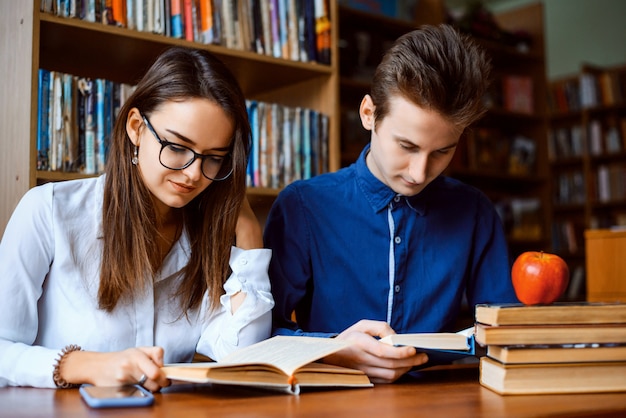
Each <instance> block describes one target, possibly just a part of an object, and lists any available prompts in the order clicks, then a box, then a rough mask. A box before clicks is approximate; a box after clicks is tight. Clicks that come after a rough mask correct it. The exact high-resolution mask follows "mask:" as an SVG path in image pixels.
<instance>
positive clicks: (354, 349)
mask: <svg viewBox="0 0 626 418" xmlns="http://www.w3.org/2000/svg"><path fill="white" fill-rule="evenodd" d="M390 334H395V331H394V330H393V329H392V328H391V327H390V326H389V325H388V324H387V323H386V322H382V321H370V320H361V321H359V322H357V323H356V324H354V325H352V326H351V327H350V328H347V329H346V330H344V331H343V332H342V333H341V334H339V335H338V336H337V339H340V340H346V341H350V342H351V345H350V347H347V348H344V349H343V350H341V351H338V352H336V353H334V354H331V355H329V356H327V357H325V358H324V362H325V363H329V364H335V365H338V366H343V367H349V368H351V369H358V370H362V371H363V372H365V374H367V375H368V376H369V378H370V380H371V381H372V382H373V383H392V382H394V381H395V380H397V379H398V378H399V377H400V376H402V375H403V374H405V373H406V372H408V371H409V370H411V368H413V367H414V366H419V365H421V364H424V363H426V362H427V361H428V356H427V355H426V354H424V353H417V352H416V351H415V348H414V347H393V346H390V345H388V344H385V343H381V342H380V341H378V340H377V339H376V338H374V337H380V338H382V337H385V336H387V335H390Z"/></svg>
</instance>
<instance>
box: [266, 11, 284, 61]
mask: <svg viewBox="0 0 626 418" xmlns="http://www.w3.org/2000/svg"><path fill="white" fill-rule="evenodd" d="M269 12H270V19H269V22H270V29H271V39H272V56H273V57H274V58H280V57H281V56H282V51H281V47H280V33H279V32H280V23H279V20H278V19H279V18H278V0H269Z"/></svg>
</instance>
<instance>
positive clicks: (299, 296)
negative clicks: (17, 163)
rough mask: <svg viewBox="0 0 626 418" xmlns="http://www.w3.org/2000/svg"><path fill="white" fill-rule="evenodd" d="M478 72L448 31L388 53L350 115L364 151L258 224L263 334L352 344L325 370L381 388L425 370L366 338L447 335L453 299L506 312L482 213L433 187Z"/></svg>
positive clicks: (470, 112) (409, 40)
mask: <svg viewBox="0 0 626 418" xmlns="http://www.w3.org/2000/svg"><path fill="white" fill-rule="evenodd" d="M489 72H490V64H489V61H488V59H487V58H486V57H485V55H484V52H482V51H481V50H480V49H479V48H478V47H477V46H476V45H475V44H473V43H472V42H471V41H470V40H469V39H468V38H466V37H464V36H462V35H460V34H459V33H458V32H456V31H455V30H454V29H453V28H451V27H449V26H446V25H440V26H429V27H424V28H421V29H419V30H416V31H413V32H411V33H408V34H406V35H404V36H402V37H400V38H399V39H398V40H397V41H396V43H395V44H394V46H393V47H392V48H391V49H390V50H389V51H388V52H387V54H386V55H385V57H384V58H383V60H382V62H381V64H380V65H379V66H378V68H377V71H376V74H375V76H374V79H373V83H372V89H371V93H370V94H368V95H365V97H364V98H363V101H362V102H361V106H360V109H359V110H360V116H361V122H362V125H363V127H364V128H365V129H367V130H369V131H371V140H370V144H368V145H367V146H366V147H365V149H364V150H363V152H362V153H361V156H360V157H359V159H358V160H357V162H356V163H354V164H352V165H351V166H349V167H347V168H344V169H342V170H339V171H338V172H336V173H330V174H325V175H321V176H317V177H315V178H313V179H311V180H308V181H299V182H295V183H293V184H291V185H290V186H288V187H286V188H285V189H284V190H283V191H282V192H281V193H280V195H279V196H278V198H277V200H276V202H275V204H274V206H273V207H272V209H271V211H270V214H269V216H268V220H267V224H266V228H265V244H266V246H267V247H268V248H271V249H272V250H273V256H272V261H271V263H270V279H271V282H272V293H273V294H274V299H275V303H276V304H275V307H274V311H273V313H274V317H273V319H274V334H288V335H315V336H336V338H341V339H346V340H350V341H351V342H353V344H352V345H351V347H350V348H348V349H345V350H343V351H340V352H339V353H337V354H334V355H332V356H329V357H327V358H326V359H325V361H326V362H328V363H333V364H337V365H343V366H347V367H352V368H358V369H361V370H363V371H365V372H366V373H367V374H368V375H369V376H370V378H371V380H372V381H373V382H392V381H394V380H396V379H397V378H399V377H400V376H401V375H402V374H404V373H406V372H407V371H409V370H410V369H411V368H412V367H414V366H418V365H422V364H424V363H425V362H426V361H427V357H426V355H425V354H421V353H417V352H416V350H415V349H414V348H412V347H391V346H388V345H385V344H382V343H380V342H378V341H377V339H378V337H384V336H386V335H388V334H392V333H395V332H397V333H409V332H442V331H452V330H453V328H454V326H455V321H456V319H457V316H458V314H459V311H460V308H461V305H462V302H463V298H464V295H466V297H467V300H468V302H469V304H470V306H474V305H475V304H477V303H490V302H491V303H493V302H513V301H516V300H517V299H516V297H515V293H514V290H513V287H512V284H511V279H510V264H509V256H508V250H507V244H506V241H505V236H504V232H503V229H502V225H501V221H500V219H499V218H498V215H497V213H496V211H495V210H494V207H493V205H492V204H491V203H490V201H489V200H488V199H487V197H485V195H483V194H482V193H481V192H480V191H478V190H477V189H475V188H473V187H470V186H468V185H465V184H463V183H461V182H459V181H457V180H453V179H451V178H448V177H445V176H442V173H443V171H444V170H445V169H446V167H448V164H449V163H450V161H451V160H452V157H453V155H454V151H455V149H456V146H457V144H458V142H459V138H460V137H461V134H462V133H463V131H464V129H465V128H467V127H468V126H469V125H470V124H471V123H472V122H474V121H476V120H477V119H478V118H480V117H481V116H482V114H483V113H484V109H483V106H482V101H481V99H482V96H483V93H484V91H485V89H486V87H487V84H488V75H489ZM294 311H295V313H296V318H297V323H295V322H293V321H292V316H291V315H292V312H294Z"/></svg>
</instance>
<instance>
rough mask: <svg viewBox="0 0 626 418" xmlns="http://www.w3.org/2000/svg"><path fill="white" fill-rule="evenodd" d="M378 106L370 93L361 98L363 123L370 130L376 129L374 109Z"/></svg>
mask: <svg viewBox="0 0 626 418" xmlns="http://www.w3.org/2000/svg"><path fill="white" fill-rule="evenodd" d="M375 110H376V106H374V102H372V98H371V96H370V95H369V94H366V95H365V96H364V97H363V100H361V106H360V107H359V116H360V117H361V125H363V127H364V128H365V129H367V130H368V131H371V130H373V129H374V121H375V120H374V111H375Z"/></svg>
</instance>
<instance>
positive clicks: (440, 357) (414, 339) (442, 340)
mask: <svg viewBox="0 0 626 418" xmlns="http://www.w3.org/2000/svg"><path fill="white" fill-rule="evenodd" d="M380 341H381V342H383V343H385V344H390V345H406V346H413V347H415V348H416V349H417V351H419V352H421V353H426V354H427V355H428V363H426V364H424V367H428V366H433V365H435V364H446V363H451V362H453V361H455V360H459V359H461V358H463V357H467V356H472V355H474V353H475V346H474V327H470V328H467V329H464V330H461V331H459V332H432V333H416V334H393V335H388V336H386V337H384V338H381V339H380Z"/></svg>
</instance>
